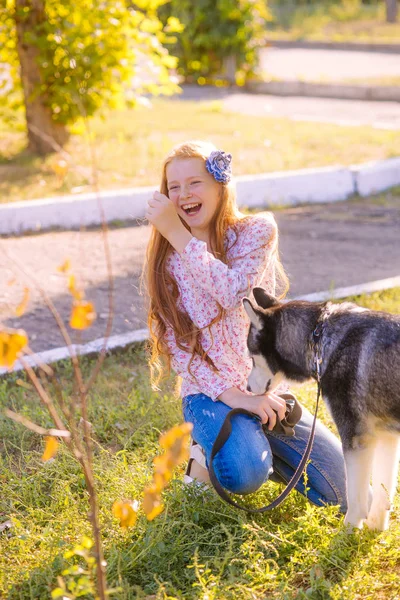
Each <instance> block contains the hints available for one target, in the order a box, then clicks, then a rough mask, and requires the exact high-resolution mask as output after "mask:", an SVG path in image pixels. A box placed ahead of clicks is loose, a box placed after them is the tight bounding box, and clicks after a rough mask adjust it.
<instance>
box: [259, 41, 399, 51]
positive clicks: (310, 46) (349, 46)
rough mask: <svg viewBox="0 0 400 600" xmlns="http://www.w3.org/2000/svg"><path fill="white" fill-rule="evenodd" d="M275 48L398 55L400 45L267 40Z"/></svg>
mask: <svg viewBox="0 0 400 600" xmlns="http://www.w3.org/2000/svg"><path fill="white" fill-rule="evenodd" d="M267 44H268V46H275V47H276V48H304V49H305V50H347V51H354V52H383V53H387V54H400V44H380V43H377V44H375V43H374V42H322V41H321V42H319V41H313V40H273V39H269V40H267Z"/></svg>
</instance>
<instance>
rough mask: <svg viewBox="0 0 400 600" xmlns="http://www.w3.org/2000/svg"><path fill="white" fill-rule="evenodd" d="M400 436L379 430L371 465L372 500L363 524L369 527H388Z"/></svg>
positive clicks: (381, 529)
mask: <svg viewBox="0 0 400 600" xmlns="http://www.w3.org/2000/svg"><path fill="white" fill-rule="evenodd" d="M399 458H400V437H399V435H398V434H395V433H392V432H389V431H385V432H379V434H378V438H377V444H376V449H375V454H374V460H373V467H372V489H373V500H372V505H371V509H370V511H369V514H368V519H367V520H366V522H365V524H366V525H367V526H368V527H369V528H370V529H377V530H379V531H385V529H387V528H388V527H389V511H390V508H391V504H392V502H393V497H394V494H395V491H396V484H397V473H398V470H399Z"/></svg>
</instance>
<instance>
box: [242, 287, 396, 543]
mask: <svg viewBox="0 0 400 600" xmlns="http://www.w3.org/2000/svg"><path fill="white" fill-rule="evenodd" d="M253 293H254V298H255V300H256V302H257V304H258V306H254V305H253V304H252V303H251V301H250V300H249V299H248V298H245V299H244V300H243V304H244V307H245V309H246V312H247V314H248V316H249V317H250V321H251V325H250V330H249V335H248V341H247V344H248V349H249V353H250V355H251V357H252V360H253V370H252V372H251V373H250V376H249V380H248V389H249V390H251V391H252V392H253V393H255V394H263V393H265V392H266V391H267V390H270V389H271V390H273V389H274V388H275V387H276V386H277V385H278V384H279V383H280V382H281V381H282V380H286V381H288V382H290V383H293V382H297V383H299V382H302V381H306V380H307V379H310V378H314V379H318V377H319V378H320V384H321V391H322V396H323V398H324V400H325V401H326V402H327V404H328V407H329V409H330V412H331V414H332V417H333V419H334V421H335V424H336V426H337V429H338V431H339V434H340V437H341V440H342V446H343V453H344V459H345V465H346V476H347V497H348V510H347V514H346V518H345V523H346V524H347V525H348V526H349V527H356V528H359V529H361V528H362V526H363V522H364V521H365V524H366V525H367V526H368V527H369V528H370V529H378V530H381V531H383V530H385V529H387V527H388V524H389V510H390V507H391V503H392V501H393V497H394V494H395V490H396V483H397V472H398V463H399V458H400V451H399V449H400V444H399V441H400V317H399V316H395V315H391V314H388V313H384V312H376V311H370V310H366V309H363V308H360V307H358V306H357V305H355V304H352V303H350V302H344V303H341V304H332V303H330V302H325V303H324V302H321V303H317V302H303V301H291V302H286V303H280V302H279V301H278V300H276V298H274V297H273V296H270V295H268V294H267V293H266V292H265V291H264V290H263V289H261V288H255V289H254V290H253ZM317 363H318V364H317ZM371 475H372V491H373V497H372V503H371V502H370V486H369V483H370V478H371Z"/></svg>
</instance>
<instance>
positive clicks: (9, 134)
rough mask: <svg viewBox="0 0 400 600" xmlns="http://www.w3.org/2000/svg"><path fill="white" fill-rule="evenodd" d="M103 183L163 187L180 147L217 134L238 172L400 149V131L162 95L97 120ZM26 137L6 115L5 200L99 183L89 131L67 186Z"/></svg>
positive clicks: (1, 198) (0, 189)
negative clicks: (166, 162)
mask: <svg viewBox="0 0 400 600" xmlns="http://www.w3.org/2000/svg"><path fill="white" fill-rule="evenodd" d="M92 130H93V137H94V145H95V149H96V154H97V166H98V175H99V183H100V188H101V189H103V190H104V189H109V188H123V187H130V186H143V185H152V186H155V187H156V186H158V185H159V178H160V171H161V163H162V160H163V159H164V157H165V155H166V153H167V152H169V150H170V149H171V147H172V146H174V145H175V144H178V143H180V142H183V141H185V140H188V139H210V140H211V141H213V142H214V143H215V144H216V145H217V147H220V148H224V149H226V150H229V152H231V153H232V154H233V157H234V159H233V160H234V172H235V174H236V175H242V174H253V173H263V172H267V171H279V170H287V169H300V168H306V167H318V166H327V165H332V164H342V165H349V164H354V163H360V162H364V161H368V160H375V159H383V158H388V157H391V156H396V155H398V153H399V144H398V134H397V132H394V131H380V130H377V129H373V128H372V127H339V126H336V125H332V124H323V123H318V126H317V127H316V125H315V123H303V122H297V121H296V122H294V121H290V120H288V119H284V118H271V117H259V116H257V117H255V116H254V117H253V116H246V115H241V114H236V113H232V112H227V111H225V110H224V108H223V105H222V103H221V102H183V101H180V100H161V99H159V100H155V101H154V104H153V108H152V109H146V108H143V107H141V108H139V109H137V110H134V111H133V110H132V111H121V112H118V111H114V112H112V113H109V114H108V115H107V116H106V118H105V119H103V120H102V119H100V118H99V117H96V118H95V119H94V120H93V122H92ZM24 145H25V136H24V132H23V131H22V124H21V127H20V130H18V128H15V127H14V128H12V129H11V128H10V127H8V126H7V125H6V124H5V123H4V122H3V123H2V122H1V121H0V202H13V201H17V200H29V199H35V198H41V197H46V196H55V195H62V194H65V193H71V192H87V191H91V190H92V189H93V187H92V185H91V182H90V177H91V176H90V173H91V162H90V157H89V151H88V145H87V142H86V140H85V138H84V137H83V136H81V135H74V136H72V138H71V140H70V142H69V144H68V145H67V147H66V150H67V152H68V153H69V154H70V156H71V159H70V170H69V173H68V175H67V177H66V178H65V181H64V182H63V183H62V184H61V185H60V182H59V181H58V180H57V177H56V175H55V173H54V171H53V169H52V165H53V163H54V161H55V157H49V158H47V159H46V160H42V159H39V158H35V157H33V156H32V155H30V154H29V153H27V152H26V151H25V150H24Z"/></svg>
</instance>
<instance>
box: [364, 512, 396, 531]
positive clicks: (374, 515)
mask: <svg viewBox="0 0 400 600" xmlns="http://www.w3.org/2000/svg"><path fill="white" fill-rule="evenodd" d="M389 515H390V513H389V511H388V510H381V511H379V512H372V511H371V512H370V513H369V515H368V518H367V519H366V521H365V525H366V526H367V527H368V529H372V530H375V531H386V529H388V528H389Z"/></svg>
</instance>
